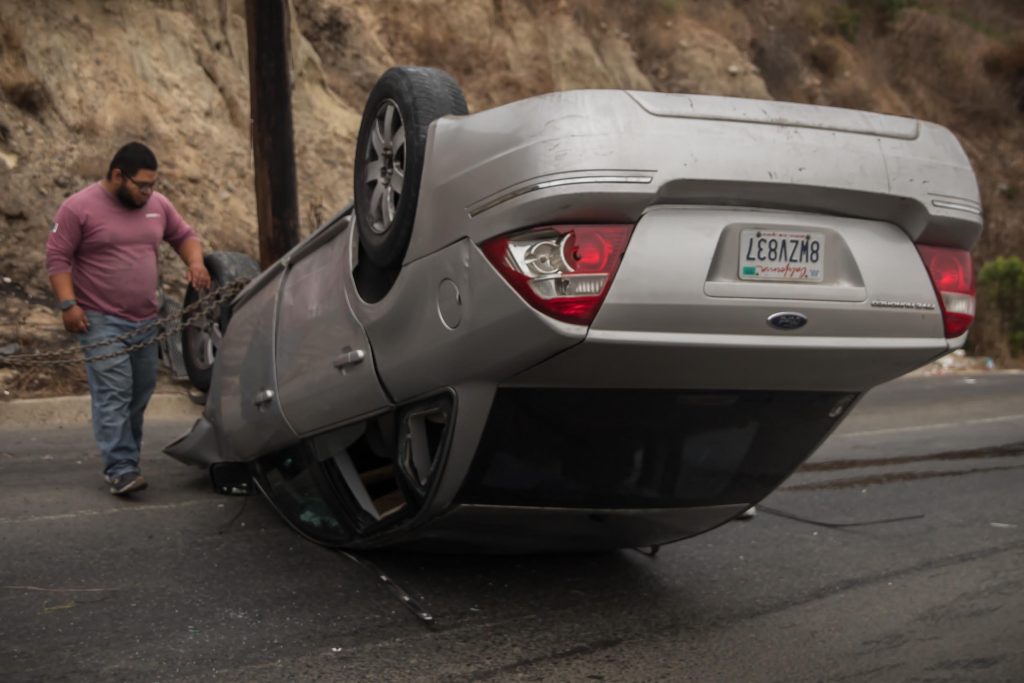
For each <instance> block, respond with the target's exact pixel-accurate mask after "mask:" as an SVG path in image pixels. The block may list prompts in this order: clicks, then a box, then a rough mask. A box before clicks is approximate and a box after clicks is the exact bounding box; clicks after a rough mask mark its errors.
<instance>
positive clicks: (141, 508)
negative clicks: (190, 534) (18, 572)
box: [0, 499, 216, 524]
mask: <svg viewBox="0 0 1024 683" xmlns="http://www.w3.org/2000/svg"><path fill="white" fill-rule="evenodd" d="M214 502H216V500H215V499H204V500H184V501H181V502H180V503H165V504H163V505H130V506H128V505H126V506H124V507H119V508H110V509H108V510H79V511H78V512H64V513H61V514H58V515H36V516H34V517H0V524H21V523H23V522H51V521H54V520H58V519H77V518H78V517H96V516H98V515H112V514H115V513H118V512H146V511H148V510H175V509H177V508H184V507H191V506H193V505H199V504H201V503H214Z"/></svg>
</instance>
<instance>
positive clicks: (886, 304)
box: [871, 299, 935, 311]
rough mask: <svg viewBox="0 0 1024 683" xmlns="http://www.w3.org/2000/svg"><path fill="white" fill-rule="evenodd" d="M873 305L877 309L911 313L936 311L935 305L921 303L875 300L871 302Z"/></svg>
mask: <svg viewBox="0 0 1024 683" xmlns="http://www.w3.org/2000/svg"><path fill="white" fill-rule="evenodd" d="M871 305H872V306H874V307H875V308H903V309H908V310H911V311H931V310H934V309H935V304H928V303H923V302H920V301H884V300H881V299H875V300H874V301H872V302H871Z"/></svg>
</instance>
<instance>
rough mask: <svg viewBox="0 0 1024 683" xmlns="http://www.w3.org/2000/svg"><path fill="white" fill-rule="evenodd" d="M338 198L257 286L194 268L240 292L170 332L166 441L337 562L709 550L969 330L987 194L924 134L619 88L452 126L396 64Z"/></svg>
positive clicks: (848, 117) (225, 257)
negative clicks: (173, 425)
mask: <svg viewBox="0 0 1024 683" xmlns="http://www.w3.org/2000/svg"><path fill="white" fill-rule="evenodd" d="M354 193H355V201H354V205H353V206H350V207H348V208H347V209H345V210H343V211H341V212H340V213H339V214H338V215H336V216H335V217H334V218H332V219H331V220H330V221H328V222H327V223H326V224H324V225H323V226H321V227H320V228H319V229H318V230H317V231H316V232H315V233H313V234H312V235H310V236H309V237H308V238H307V239H306V240H305V241H303V242H302V243H301V244H299V245H298V246H297V247H296V248H295V249H293V250H292V251H291V252H290V253H289V254H287V255H286V256H285V257H284V258H282V259H281V260H280V261H278V262H277V263H275V264H274V265H273V266H272V267H270V268H269V269H267V270H266V271H264V272H262V273H258V274H257V269H256V267H255V265H254V264H253V263H252V262H251V260H248V259H246V258H245V257H241V256H239V255H230V254H212V255H210V257H209V258H208V264H209V265H210V267H211V271H212V272H213V274H214V276H215V279H217V281H219V282H221V283H225V282H228V281H230V280H232V279H235V278H237V277H250V276H255V277H254V278H253V279H252V280H251V282H249V284H248V285H247V286H246V287H245V289H244V290H243V291H242V292H241V293H240V294H238V295H237V297H235V299H234V301H233V302H232V304H231V306H230V310H229V311H225V312H224V314H223V315H222V316H221V318H220V320H218V321H216V322H214V323H212V324H210V325H208V326H206V327H204V328H200V327H190V328H189V329H188V330H187V332H186V335H185V348H186V356H187V359H188V360H189V366H190V375H191V376H192V377H193V380H194V381H195V383H196V384H197V385H198V386H199V387H200V388H202V389H208V392H209V393H208V400H207V403H206V408H205V411H204V413H203V417H202V418H201V419H200V420H199V421H198V422H197V423H196V425H195V426H194V428H193V429H192V431H191V432H190V433H189V434H187V435H186V436H184V437H182V438H181V439H179V440H178V441H176V442H175V443H173V444H171V445H170V446H168V448H167V452H168V453H169V454H171V455H173V456H174V457H176V458H179V459H180V460H183V461H185V462H189V463H194V464H198V465H202V466H205V467H211V468H212V472H213V475H214V477H213V478H214V480H215V481H218V477H219V478H220V479H221V480H224V479H225V477H226V476H227V475H225V474H224V473H229V472H235V473H237V472H238V471H239V468H241V469H242V470H243V471H244V472H245V473H246V475H247V476H250V475H251V477H252V479H253V480H254V481H255V482H256V484H257V485H258V487H259V488H260V489H261V490H262V491H263V492H264V493H265V494H266V495H267V497H268V498H269V500H270V501H271V503H272V504H273V505H274V506H275V507H276V508H277V509H278V510H279V511H280V512H281V513H282V515H283V516H284V517H285V518H286V519H287V520H288V521H289V522H290V523H291V524H292V525H294V526H295V527H296V528H297V529H298V530H299V531H301V532H302V533H303V534H305V535H307V536H309V537H311V538H313V539H315V540H317V541H319V542H322V543H326V544H330V545H336V546H341V547H348V548H371V547H383V546H401V547H408V548H429V549H458V550H487V551H492V550H497V551H538V550H579V549H598V548H616V547H625V546H639V545H656V544H663V543H666V542H670V541H674V540H678V539H682V538H686V537H689V536H693V535H695V534H699V533H702V532H704V531H707V530H709V529H712V528H714V527H716V526H718V525H720V524H722V523H724V522H726V521H728V520H730V519H732V518H734V517H735V516H737V515H739V514H740V513H742V512H743V511H744V510H746V509H747V508H748V507H749V506H750V505H752V504H754V503H757V502H758V501H759V500H760V499H761V498H763V497H764V496H766V495H767V494H768V493H769V492H771V491H772V490H773V489H774V488H776V487H777V486H779V484H780V483H781V482H782V481H783V480H784V479H785V478H786V477H787V476H788V475H789V474H790V473H792V472H793V471H794V469H796V468H797V467H798V466H799V465H800V463H801V462H803V461H804V460H805V459H806V458H807V457H808V456H809V455H810V454H811V453H812V452H813V451H814V450H815V448H816V447H817V446H818V445H819V444H820V443H821V442H822V441H823V440H824V439H825V438H826V437H827V436H828V434H829V433H830V432H831V431H832V430H833V429H834V428H835V427H836V426H837V425H838V424H839V422H840V421H841V420H842V419H843V418H844V417H845V416H846V415H847V414H848V413H849V411H850V409H851V408H852V407H853V405H854V404H855V403H856V401H857V398H858V397H859V396H860V395H862V394H863V393H864V392H865V391H867V390H868V389H870V388H871V387H873V386H875V385H877V384H879V383H881V382H885V381H887V380H889V379H892V378H895V377H897V376H899V375H901V374H903V373H905V372H907V371H909V370H912V369H914V368H916V367H918V366H920V365H922V364H924V363H926V362H928V361H930V360H932V359H934V358H935V357H937V356H939V355H941V354H944V353H946V352H948V351H950V350H951V349H955V348H958V347H960V346H962V344H963V342H964V339H965V337H966V334H967V329H968V327H969V326H970V324H971V321H972V319H973V314H974V278H973V272H972V266H971V260H970V255H969V253H968V250H969V249H970V248H971V247H972V246H973V245H974V243H975V242H976V241H977V239H978V237H979V235H980V232H981V229H982V214H981V205H980V203H979V195H978V189H977V183H976V180H975V177H974V174H973V172H972V170H971V167H970V164H969V162H968V159H967V157H966V156H965V154H964V152H963V150H962V148H961V147H960V145H959V144H958V142H957V141H956V139H955V138H954V136H953V135H952V134H951V133H950V132H949V131H947V130H946V129H944V128H942V127H940V126H936V125H933V124H930V123H925V122H921V121H917V120H913V119H907V118H899V117H893V116H883V115H877V114H871V113H865V112H859V111H851V110H843V109H833V108H826V107H819V106H809V105H797V104H788V103H780V102H770V101H753V100H743V99H733V98H724V97H702V96H691V95H678V94H661V93H652V92H631V91H575V92H559V93H552V94H549V95H543V96H539V97H533V98H530V99H526V100H522V101H519V102H514V103H512V104H508V105H505V106H501V107H497V108H494V109H491V110H488V111H483V112H479V113H475V114H471V115H469V114H467V112H466V106H465V102H464V100H463V97H462V94H461V91H460V90H459V89H458V86H457V85H456V84H455V82H454V81H453V80H452V79H451V77H450V76H448V75H447V74H445V73H443V72H440V71H437V70H433V69H422V68H396V69H391V70H389V71H388V72H387V73H385V74H384V76H383V77H382V78H381V80H380V81H379V82H378V84H377V86H376V87H375V89H374V90H373V92H372V93H371V95H370V98H369V101H368V103H367V106H366V110H365V113H364V118H363V125H362V128H361V131H360V135H359V140H358V148H357V159H356V182H355V188H354ZM195 296H196V293H195V292H190V293H189V297H192V298H195ZM218 471H220V474H218ZM227 478H230V476H227Z"/></svg>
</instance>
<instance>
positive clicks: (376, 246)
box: [354, 66, 469, 270]
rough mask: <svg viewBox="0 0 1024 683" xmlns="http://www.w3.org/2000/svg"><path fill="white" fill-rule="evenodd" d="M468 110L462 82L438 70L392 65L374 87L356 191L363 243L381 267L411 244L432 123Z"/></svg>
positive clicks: (362, 130)
mask: <svg viewBox="0 0 1024 683" xmlns="http://www.w3.org/2000/svg"><path fill="white" fill-rule="evenodd" d="M468 113H469V110H468V109H467V108H466V98H465V97H464V96H463V94H462V89H461V88H460V87H459V84H458V83H457V82H456V81H455V79H454V78H452V76H451V75H450V74H448V73H447V72H445V71H441V70H440V69H431V68H426V67H409V66H403V67H394V68H391V69H388V70H387V71H386V72H384V75H383V76H381V77H380V80H378V81H377V84H376V85H375V86H374V87H373V90H372V91H371V92H370V97H369V98H368V99H367V101H366V107H365V108H364V110H363V120H362V124H361V125H360V127H359V137H358V139H357V141H356V163H355V188H354V196H355V204H356V221H357V225H358V228H359V241H360V245H361V247H362V249H363V252H364V253H365V254H366V257H367V258H368V259H369V260H370V261H371V262H372V263H373V264H374V265H375V266H377V267H378V268H383V269H392V270H393V269H397V268H399V267H400V266H401V264H402V258H403V257H404V256H405V251H406V249H407V248H408V246H409V239H410V237H411V235H412V226H413V221H414V219H415V215H416V202H417V199H418V197H419V189H420V176H421V174H422V172H423V157H424V154H425V153H426V146H427V129H428V128H429V126H430V123H431V122H432V121H434V120H435V119H438V118H441V117H442V116H447V115H449V114H460V115H461V114H468Z"/></svg>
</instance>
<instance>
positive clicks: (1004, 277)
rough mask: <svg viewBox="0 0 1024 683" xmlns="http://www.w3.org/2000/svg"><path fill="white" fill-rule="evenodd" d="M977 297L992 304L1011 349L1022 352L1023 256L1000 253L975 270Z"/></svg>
mask: <svg viewBox="0 0 1024 683" xmlns="http://www.w3.org/2000/svg"><path fill="white" fill-rule="evenodd" d="M978 294H979V297H980V298H982V299H984V300H985V301H987V302H988V303H989V304H991V305H992V306H994V308H995V310H996V311H997V312H998V314H999V318H1000V321H1001V323H1002V328H1003V331H1004V333H1005V334H1006V336H1007V340H1008V341H1009V344H1010V353H1011V354H1012V355H1014V356H1019V355H1021V354H1022V353H1024V260H1021V259H1020V258H1019V257H1017V256H999V257H996V258H995V259H993V260H991V261H989V262H988V263H986V264H985V265H984V266H982V268H981V271H980V273H979V274H978Z"/></svg>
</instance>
